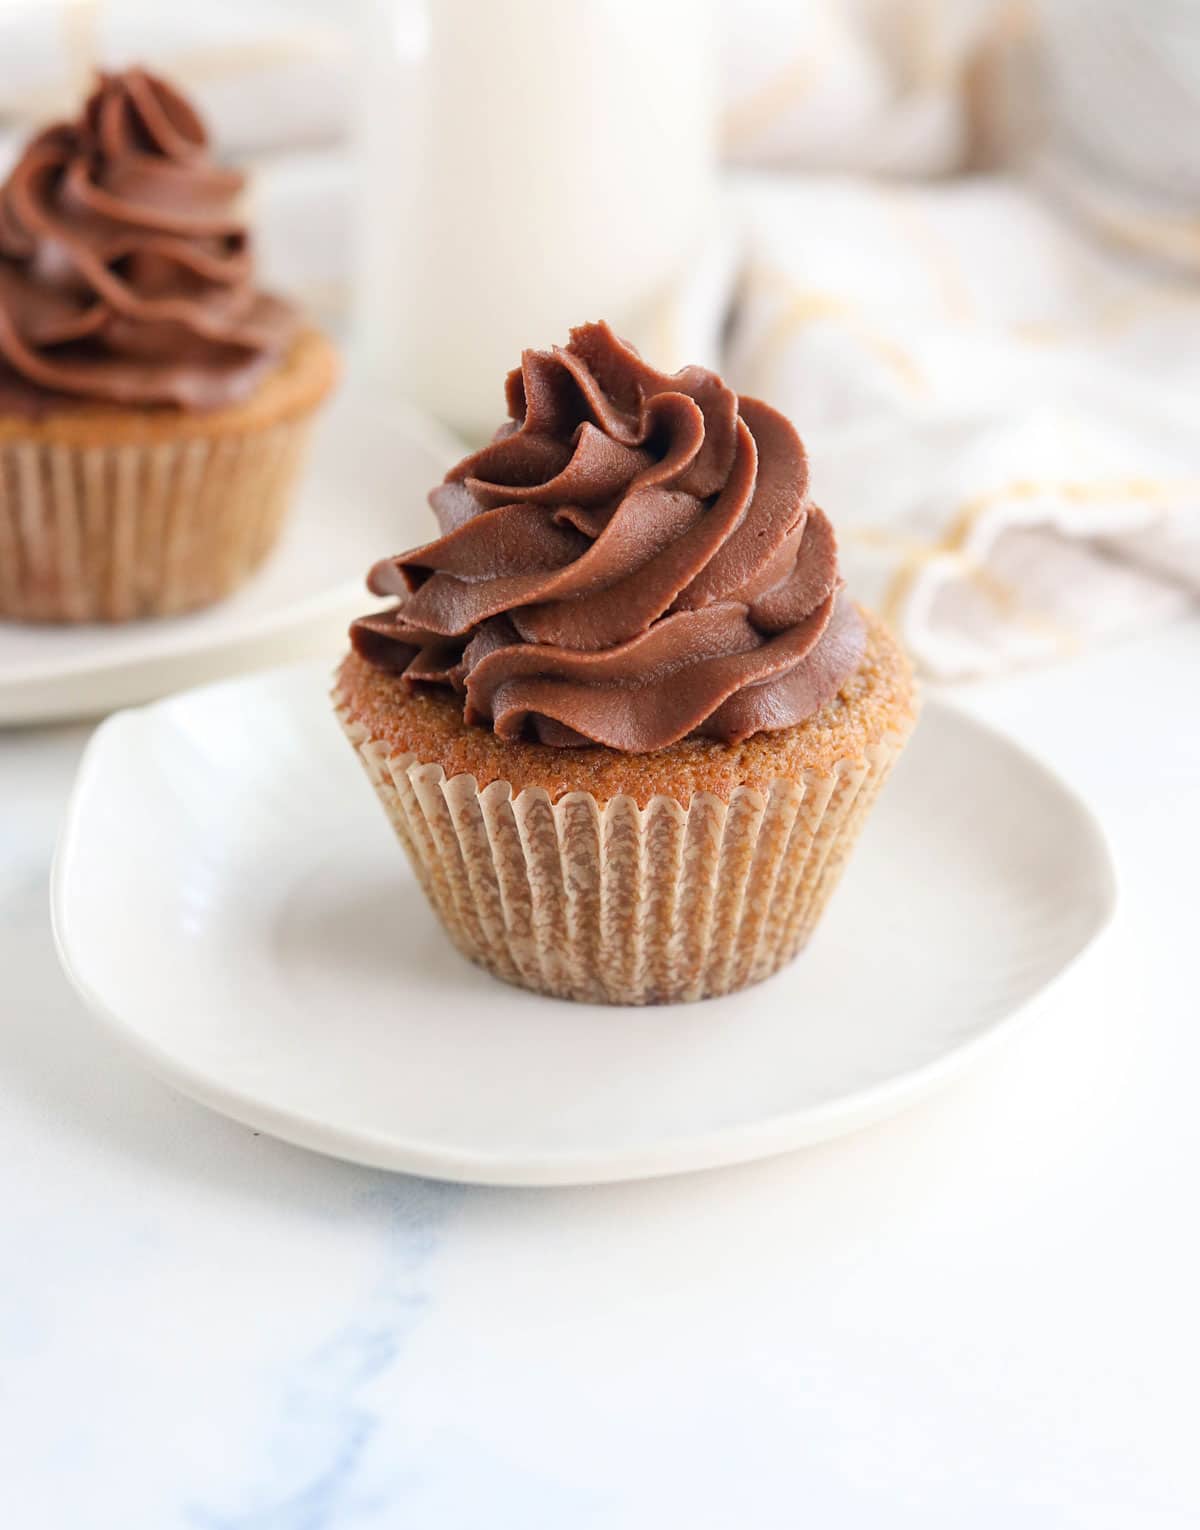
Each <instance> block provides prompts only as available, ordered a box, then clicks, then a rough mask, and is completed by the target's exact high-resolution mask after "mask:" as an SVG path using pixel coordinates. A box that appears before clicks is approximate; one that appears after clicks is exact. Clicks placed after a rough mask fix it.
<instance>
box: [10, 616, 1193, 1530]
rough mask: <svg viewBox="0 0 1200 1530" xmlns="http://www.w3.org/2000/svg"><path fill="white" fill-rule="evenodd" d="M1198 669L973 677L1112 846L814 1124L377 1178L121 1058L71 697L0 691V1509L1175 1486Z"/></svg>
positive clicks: (124, 1516) (909, 1517)
mask: <svg viewBox="0 0 1200 1530" xmlns="http://www.w3.org/2000/svg"><path fill="white" fill-rule="evenodd" d="M1198 675H1200V622H1192V623H1190V624H1187V625H1182V626H1178V627H1175V628H1173V629H1171V630H1169V631H1166V632H1158V633H1154V634H1150V635H1148V636H1147V637H1146V638H1145V639H1142V640H1139V641H1138V642H1136V643H1132V644H1129V645H1126V646H1124V647H1121V648H1117V649H1113V650H1110V651H1108V652H1105V653H1102V654H1098V655H1093V656H1089V657H1088V658H1086V659H1082V660H1079V661H1077V662H1075V663H1073V664H1071V665H1068V666H1065V667H1063V668H1060V669H1057V670H1053V671H1046V672H1042V673H1038V674H1035V675H1027V676H1022V677H1019V678H1013V679H1010V680H1006V681H1004V682H1001V683H994V684H991V685H989V686H987V687H985V688H977V689H975V690H974V691H972V692H969V693H965V694H964V695H963V699H964V700H965V701H966V702H967V704H968V705H970V706H972V707H973V708H974V709H976V710H977V711H978V712H979V713H980V714H981V715H984V716H986V717H987V718H989V719H990V720H993V721H996V722H998V723H1000V724H1001V725H1003V726H1006V727H1008V728H1010V729H1011V731H1012V732H1013V733H1014V734H1016V735H1017V736H1018V737H1020V738H1021V739H1023V740H1024V741H1026V742H1027V743H1029V744H1030V745H1031V746H1032V747H1034V748H1035V749H1036V750H1037V751H1038V752H1039V753H1041V754H1042V756H1043V757H1044V758H1045V759H1047V760H1048V761H1050V762H1051V763H1052V764H1054V765H1056V766H1058V767H1059V768H1060V769H1062V770H1064V771H1065V772H1066V773H1068V775H1069V776H1070V777H1071V779H1072V780H1073V781H1075V782H1076V784H1077V785H1078V787H1079V788H1080V790H1081V791H1082V792H1083V794H1084V796H1085V797H1087V798H1088V799H1089V801H1090V802H1091V803H1092V805H1093V806H1094V807H1095V808H1096V809H1097V810H1098V811H1099V813H1100V816H1101V818H1102V820H1103V822H1104V823H1105V824H1106V826H1107V829H1108V832H1109V835H1110V837H1111V841H1112V845H1113V849H1114V853H1115V857H1116V861H1117V866H1118V872H1119V875H1120V878H1121V884H1122V888H1121V890H1122V904H1121V908H1120V910H1119V912H1118V916H1117V920H1116V923H1115V925H1114V927H1113V928H1112V929H1111V931H1110V932H1109V933H1108V935H1106V936H1105V937H1104V939H1103V940H1102V943H1101V944H1100V946H1098V947H1097V948H1096V949H1095V950H1094V951H1093V952H1092V953H1091V954H1090V955H1089V956H1088V957H1086V958H1085V960H1084V962H1083V963H1082V964H1081V965H1080V966H1079V967H1078V968H1076V969H1075V970H1074V971H1073V972H1072V973H1071V974H1069V975H1068V977H1067V978H1066V979H1065V980H1064V981H1063V982H1062V984H1061V985H1060V986H1059V987H1058V988H1057V989H1055V990H1054V991H1053V992H1052V994H1050V995H1049V996H1047V997H1046V998H1045V999H1044V1000H1042V1001H1041V1013H1040V1018H1039V1023H1036V1024H1033V1025H1031V1026H1029V1027H1027V1028H1026V1029H1025V1030H1024V1031H1023V1032H1021V1033H1020V1034H1019V1035H1018V1037H1017V1038H1016V1039H1015V1041H1014V1042H1013V1043H1012V1044H1011V1045H1010V1046H1009V1047H1008V1048H1007V1049H1006V1050H1002V1051H1001V1052H1000V1053H998V1054H997V1055H995V1056H994V1057H992V1058H991V1059H990V1060H989V1062H988V1063H987V1064H986V1066H985V1068H984V1070H983V1071H981V1072H979V1073H977V1074H976V1075H974V1076H973V1077H971V1078H970V1079H969V1080H967V1081H966V1082H964V1083H961V1084H959V1085H957V1086H955V1087H954V1088H953V1089H952V1090H951V1091H949V1092H948V1093H946V1094H944V1095H943V1096H941V1097H940V1098H938V1099H937V1100H935V1101H934V1102H932V1103H929V1104H926V1105H924V1106H922V1107H920V1108H919V1109H917V1110H914V1111H913V1112H911V1113H910V1114H909V1115H907V1116H905V1117H903V1118H901V1119H899V1120H896V1121H894V1122H892V1123H889V1124H888V1125H886V1126H883V1127H879V1128H875V1129H873V1130H871V1131H870V1132H866V1133H863V1134H861V1135H859V1136H857V1137H854V1138H851V1139H848V1140H846V1141H844V1142H842V1143H839V1144H836V1145H832V1146H829V1147H826V1148H822V1149H820V1150H816V1151H811V1152H808V1153H803V1154H798V1155H794V1156H792V1157H789V1158H783V1159H779V1160H776V1161H774V1162H770V1163H765V1164H759V1165H755V1166H751V1167H747V1168H741V1169H733V1170H725V1171H722V1172H719V1173H712V1174H706V1175H699V1176H695V1177H692V1178H684V1179H677V1180H669V1181H661V1182H658V1183H652V1184H643V1185H636V1186H631V1187H618V1188H611V1189H602V1190H581V1191H555V1192H502V1191H478V1190H463V1189H454V1188H448V1187H442V1186H438V1185H432V1184H426V1183H420V1182H416V1181H412V1180H406V1179H402V1178H391V1177H389V1176H387V1175H384V1174H379V1173H372V1172H368V1171H365V1170H360V1169H357V1168H353V1167H350V1166H347V1165H343V1164H338V1163H334V1162H330V1161H326V1160H323V1159H321V1158H318V1157H315V1156H311V1155H309V1154H306V1153H304V1152H301V1151H298V1150H295V1149H291V1148H287V1147H285V1146H283V1145H281V1144H279V1143H276V1142H274V1141H272V1140H270V1139H269V1138H266V1137H259V1136H255V1135H254V1134H253V1133H251V1132H249V1131H247V1130H245V1129H243V1128H241V1127H238V1126H235V1125H233V1124H232V1123H231V1122H228V1121H225V1120H223V1119H221V1118H219V1117H216V1116H212V1115H209V1114H207V1113H206V1112H204V1111H203V1110H201V1109H200V1108H199V1107H196V1106H193V1105H191V1104H188V1103H186V1102H185V1101H183V1100H180V1099H177V1098H175V1097H174V1096H173V1095H171V1094H170V1093H169V1092H168V1091H167V1090H166V1089H164V1088H163V1087H162V1086H161V1085H159V1084H157V1083H156V1082H154V1081H153V1080H152V1079H150V1078H149V1077H147V1076H145V1075H143V1074H142V1073H141V1072H140V1071H139V1069H138V1068H137V1067H136V1065H135V1064H134V1063H133V1062H131V1061H130V1060H129V1059H128V1058H126V1057H125V1056H124V1055H123V1054H122V1053H121V1052H120V1051H119V1050H117V1048H116V1047H115V1046H114V1044H113V1043H111V1042H110V1041H109V1040H108V1039H107V1038H106V1037H105V1036H104V1035H103V1034H101V1032H100V1031H99V1030H98V1029H97V1028H96V1027H95V1026H94V1025H93V1024H92V1023H91V1022H90V1021H89V1019H88V1017H87V1015H86V1014H85V1013H84V1012H83V1011H82V1009H81V1007H80V1005H79V1004H78V1003H77V1002H76V1001H75V999H74V998H73V997H72V996H71V994H70V993H69V992H68V990H67V988H66V985H65V983H64V981H63V979H62V978H61V976H60V974H59V972H58V969H57V965H56V961H55V957H54V953H53V949H52V946H51V940H50V934H49V929H48V924H47V916H46V879H47V872H48V869H49V863H50V857H51V853H52V849H53V843H54V836H55V828H56V824H57V820H58V816H59V813H60V811H61V808H62V805H63V802H64V799H65V795H66V792H67V790H68V786H69V783H70V779H71V774H72V770H73V768H74V765H75V762H76V760H77V758H78V755H79V751H80V749H81V747H82V744H83V742H84V739H85V737H86V729H83V728H66V729H57V730H41V731H36V732H27V733H8V734H3V735H0V1007H2V1011H3V1017H2V1018H3V1023H2V1025H0V1207H2V1209H3V1224H2V1231H0V1469H2V1479H0V1480H2V1481H3V1495H2V1497H3V1504H4V1512H3V1522H4V1523H6V1524H12V1525H13V1526H19V1527H20V1530H42V1527H52V1530H109V1527H112V1530H177V1527H179V1530H183V1527H187V1530H329V1527H336V1530H340V1527H343V1526H344V1527H349V1530H360V1527H361V1530H380V1527H389V1530H390V1527H395V1526H403V1527H404V1530H468V1527H469V1530H478V1527H480V1526H487V1527H489V1530H498V1527H501V1526H512V1527H520V1530H539V1527H545V1530H565V1527H570V1530H643V1527H644V1530H651V1527H653V1530H674V1527H675V1526H685V1525H686V1526H687V1527H688V1530H728V1527H732V1526H737V1527H739V1530H741V1527H746V1530H774V1527H789V1530H790V1527H793V1526H799V1525H805V1526H813V1527H820V1530H831V1527H839V1530H840V1527H844V1526H852V1527H859V1526H861V1527H865V1530H876V1527H881V1526H887V1527H889V1530H891V1527H909V1526H911V1527H913V1530H941V1527H947V1530H949V1527H954V1530H959V1527H962V1526H970V1527H971V1530H992V1527H995V1530H1013V1527H1017V1526H1019V1527H1021V1530H1030V1527H1033V1530H1042V1527H1045V1530H1063V1527H1080V1530H1110V1527H1111V1530H1118V1527H1119V1530H1165V1527H1175V1526H1179V1527H1183V1526H1185V1525H1186V1526H1192V1525H1195V1524H1196V1523H1197V1519H1198V1517H1200V1454H1198V1453H1197V1451H1196V1450H1195V1441H1196V1419H1197V1390H1198V1377H1200V1319H1198V1306H1200V1302H1198V1298H1197V1293H1198V1291H1200V1234H1198V1231H1197V1216H1196V1209H1195V1207H1196V1175H1197V1168H1198V1167H1200V1108H1198V1102H1197V1080H1198V1079H1200V1025H1198V1024H1197V1021H1198V1020H1200V1013H1198V1010H1200V1000H1198V999H1197V992H1198V986H1200V985H1198V983H1197V956H1196V948H1197V936H1196V913H1197V899H1196V893H1195V880H1194V877H1195V864H1196V860H1197V855H1198V853H1200V703H1198V702H1197V696H1198V695H1200V681H1198V679H1197V676H1198ZM919 871H920V868H919V867H910V868H903V869H900V868H898V871H897V896H898V897H902V896H903V883H904V877H905V876H912V875H919ZM136 938H137V935H136V932H135V931H131V932H130V939H131V940H136ZM881 1023H886V1016H883V1017H881Z"/></svg>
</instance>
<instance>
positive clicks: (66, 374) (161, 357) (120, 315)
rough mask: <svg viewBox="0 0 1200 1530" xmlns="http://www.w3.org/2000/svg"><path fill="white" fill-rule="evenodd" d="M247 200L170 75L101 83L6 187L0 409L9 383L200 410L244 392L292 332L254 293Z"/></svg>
mask: <svg viewBox="0 0 1200 1530" xmlns="http://www.w3.org/2000/svg"><path fill="white" fill-rule="evenodd" d="M241 189H242V177H241V176H240V175H239V174H238V173H236V172H235V171H232V170H227V169H224V168H222V167H221V166H219V165H217V164H215V163H214V162H213V160H212V158H211V157H210V155H209V152H208V139H207V134H206V133H205V130H204V124H203V123H202V122H201V120H200V118H199V116H198V115H197V113H196V112H195V110H194V109H193V107H192V106H191V105H190V104H189V103H188V102H187V101H186V100H185V99H184V97H183V96H181V95H180V94H179V93H178V92H177V91H176V90H174V89H173V88H172V87H171V86H170V85H168V84H167V83H166V82H165V81H164V80H161V79H158V78H156V77H155V76H154V75H151V74H149V73H147V72H146V71H145V70H143V69H129V70H126V71H125V72H124V73H122V74H102V75H101V76H100V77H99V81H98V83H97V86H96V88H95V90H94V91H93V93H92V95H91V96H90V97H89V99H88V101H87V103H86V104H85V106H84V109H83V112H82V114H81V116H80V118H79V119H78V121H76V122H63V123H57V124H55V125H54V126H52V127H48V128H46V129H44V130H43V131H42V132H41V133H39V134H38V135H37V136H36V137H35V138H34V139H33V141H32V142H31V143H30V144H29V146H28V147H27V148H26V150H25V152H24V154H23V155H22V156H21V159H20V160H19V161H18V163H17V165H16V166H15V167H14V169H13V170H12V173H11V174H10V175H9V177H8V180H7V181H6V182H5V183H4V185H3V187H0V380H2V381H5V382H6V383H7V384H8V386H6V387H5V389H4V392H5V397H6V399H7V396H8V394H9V393H14V394H19V393H20V387H19V386H17V387H14V386H13V385H14V383H19V384H22V385H24V387H25V390H26V392H27V394H28V395H29V400H28V401H29V402H31V403H36V402H38V401H39V399H40V398H42V399H43V401H44V396H45V395H50V396H54V395H64V394H65V395H69V396H72V397H77V398H81V399H84V400H88V401H95V402H110V403H118V404H135V405H136V404H176V405H181V406H184V407H188V408H198V409H204V408H213V407H218V406H220V405H223V404H229V403H234V402H236V401H238V400H239V399H241V398H244V397H245V396H246V395H247V394H248V393H249V392H250V391H252V389H253V388H254V386H255V385H256V384H257V382H258V381H259V379H260V377H261V375H262V373H263V372H264V371H265V370H266V369H267V368H268V367H269V366H270V364H271V363H272V361H274V360H276V359H277V358H278V357H279V356H280V354H281V353H282V351H283V350H284V349H285V347H286V346H287V344H288V343H289V342H290V341H291V339H292V338H293V336H294V333H295V329H296V322H295V317H294V314H293V310H292V309H291V307H290V306H289V305H287V304H285V303H283V302H281V301H280V300H279V299H277V298H273V297H269V296H267V295H265V294H263V293H260V292H258V291H256V290H255V288H254V285H253V262H252V260H251V254H250V245H249V238H248V235H247V233H246V230H245V227H244V225H243V224H242V222H241V219H240V217H239V215H238V211H237V199H238V197H239V194H240V192H241ZM5 371H8V372H9V374H10V376H9V378H8V379H4V378H3V374H4V372H5Z"/></svg>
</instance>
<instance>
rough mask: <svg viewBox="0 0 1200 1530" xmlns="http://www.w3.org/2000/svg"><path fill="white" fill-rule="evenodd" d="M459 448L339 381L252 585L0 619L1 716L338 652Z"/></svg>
mask: <svg viewBox="0 0 1200 1530" xmlns="http://www.w3.org/2000/svg"><path fill="white" fill-rule="evenodd" d="M461 450H462V449H461V447H459V446H457V445H456V444H455V443H454V442H453V441H452V440H451V439H450V438H449V436H447V435H446V434H444V433H443V432H441V431H440V430H439V428H438V427H437V426H436V425H434V424H433V423H432V422H430V421H427V420H425V419H423V418H422V417H421V416H419V415H417V414H416V413H415V412H413V411H410V410H408V409H406V408H405V407H404V406H402V405H399V404H396V403H393V402H391V401H388V402H386V403H385V402H383V401H381V400H379V399H378V398H372V397H370V396H369V395H368V394H367V393H366V391H365V390H363V389H360V388H357V387H355V386H353V385H351V386H347V387H345V388H343V389H342V390H341V391H340V393H339V395H338V396H337V397H336V398H335V400H334V402H333V404H332V405H331V407H330V408H329V409H328V411H327V413H326V414H325V416H324V417H323V418H322V419H321V420H320V421H319V423H318V426H317V431H316V438H315V440H314V443H313V452H312V458H311V461H310V462H309V465H308V468H307V471H306V473H305V475H304V478H303V480H302V482H301V484H300V487H299V492H298V494H297V499H296V504H295V505H294V506H293V509H292V513H291V516H290V517H289V520H288V523H287V526H286V528H285V531H284V535H283V538H282V540H281V542H280V545H279V547H278V548H277V549H276V550H275V552H274V553H273V554H272V556H271V558H270V559H269V560H268V562H267V563H266V565H265V566H264V567H263V569H262V570H261V571H260V572H259V573H258V574H256V575H255V577H254V578H253V579H252V580H251V581H250V582H249V584H247V585H246V586H245V587H244V588H243V589H241V590H239V591H238V592H237V594H236V595H234V596H232V597H231V598H230V599H229V600H226V601H223V602H221V604H220V605H217V606H212V607H210V608H209V609H208V610H206V611H197V612H195V613H193V614H191V615H188V616H179V617H172V618H168V619H166V620H163V621H153V622H127V623H122V624H120V625H117V626H64V627H53V626H31V625H24V624H21V623H18V622H4V621H0V724H5V723H31V722H45V721H48V720H50V719H54V718H64V717H83V716H96V715H98V714H99V713H101V712H108V711H111V710H112V709H113V708H114V707H122V706H130V705H132V704H134V703H137V702H141V701H149V700H151V699H152V698H153V697H155V696H161V695H164V694H165V693H166V692H168V691H174V690H178V689H179V688H180V687H181V686H185V685H196V684H198V683H199V682H200V681H202V680H210V679H213V678H215V677H216V676H217V675H227V674H232V673H233V672H234V671H235V670H238V669H245V668H247V667H248V666H249V665H251V664H277V663H279V662H280V661H281V660H284V659H293V658H303V657H308V656H313V655H317V654H323V653H336V652H337V648H338V645H339V642H340V640H341V638H342V636H343V635H344V633H345V629H346V624H347V623H348V622H349V621H350V619H351V618H352V617H353V616H355V615H357V614H358V613H359V612H361V611H362V610H363V609H364V608H365V607H367V606H368V605H369V601H370V597H369V596H367V595H366V594H365V591H364V585H363V580H364V577H365V575H366V571H367V569H368V568H369V567H370V566H371V564H372V563H373V562H374V561H375V560H376V559H377V558H379V557H381V556H383V555H384V554H385V553H387V552H398V551H399V550H400V549H401V548H403V547H409V546H412V545H413V543H415V542H421V541H423V540H425V536H426V534H427V528H426V527H425V526H424V525H423V523H424V522H426V521H428V518H429V512H428V509H427V508H426V504H425V496H426V493H427V492H428V490H429V487H430V485H432V484H435V483H437V481H438V480H439V479H440V478H441V476H442V474H443V473H444V472H445V470H446V468H447V466H448V465H449V464H450V463H451V462H453V461H454V460H455V458H456V457H458V456H460V455H461Z"/></svg>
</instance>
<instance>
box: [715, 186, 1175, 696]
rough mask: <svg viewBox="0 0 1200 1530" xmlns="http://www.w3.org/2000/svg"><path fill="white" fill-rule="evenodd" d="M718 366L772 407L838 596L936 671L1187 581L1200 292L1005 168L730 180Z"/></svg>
mask: <svg viewBox="0 0 1200 1530" xmlns="http://www.w3.org/2000/svg"><path fill="white" fill-rule="evenodd" d="M733 217H734V219H735V221H736V223H737V224H738V225H739V226H740V228H741V230H742V234H743V240H744V244H743V261H742V267H741V279H740V286H739V290H738V292H737V295H736V302H735V305H734V310H733V321H732V327H731V329H730V331H729V334H728V338H727V347H726V355H725V366H726V369H727V371H728V374H729V376H730V379H731V381H732V382H733V383H734V384H735V386H737V387H738V388H739V389H740V390H741V391H743V392H746V393H750V394H755V395H761V396H762V397H764V398H767V399H769V400H771V401H772V402H773V403H774V404H775V405H776V406H778V407H779V408H781V409H782V410H784V411H785V412H786V413H788V414H789V415H791V416H792V418H794V420H795V421H796V423H797V425H798V427H799V428H800V431H801V433H802V435H803V436H804V438H805V441H806V443H807V445H808V448H809V453H810V457H811V461H812V474H813V488H814V493H815V496H816V498H817V499H818V500H819V502H820V503H821V504H822V505H823V506H824V507H825V508H826V509H827V510H828V511H829V513H830V515H831V516H832V517H833V520H834V522H835V524H836V525H837V526H838V528H839V532H840V542H841V548H842V554H843V564H844V567H845V568H846V570H847V574H848V580H849V583H850V585H851V588H852V590H853V592H854V593H855V594H856V595H858V596H859V597H860V598H862V599H864V600H865V601H867V602H868V603H869V604H871V605H873V606H875V607H876V608H877V609H880V610H882V611H883V613H884V614H885V615H886V616H888V617H889V618H891V619H892V620H893V621H894V622H895V623H896V624H897V625H898V626H899V627H900V629H901V631H902V634H903V636H904V638H905V639H906V641H907V643H908V644H909V646H910V648H911V649H912V651H913V653H914V654H915V655H916V657H917V658H918V659H919V660H920V661H921V663H922V665H923V666H924V667H925V668H926V669H927V670H928V671H929V672H931V673H933V674H935V675H937V676H941V677H954V676H963V675H968V674H976V673H982V672H988V671H994V670H997V669H1000V668H1002V667H1005V666H1009V665H1013V664H1019V663H1023V662H1029V661H1034V660H1040V659H1045V658H1048V657H1052V656H1055V655H1059V654H1064V653H1069V652H1071V651H1073V650H1075V649H1077V648H1079V647H1080V646H1082V645H1084V644H1086V643H1088V642H1091V641H1093V640H1095V639H1098V638H1101V637H1108V636H1113V635H1116V634H1120V633H1124V632H1127V631H1131V630H1137V629H1139V628H1141V627H1143V626H1145V624H1146V623H1148V622H1152V621H1157V620H1161V619H1163V618H1165V617H1167V616H1169V615H1171V614H1174V613H1176V612H1178V611H1179V610H1180V609H1182V608H1183V607H1185V606H1186V605H1188V604H1189V603H1190V602H1192V601H1194V600H1196V599H1197V598H1200V442H1198V435H1197V428H1196V427H1197V404H1196V400H1197V398H1198V397H1200V289H1197V288H1196V286H1195V285H1194V284H1187V283H1185V282H1183V281H1180V280H1173V279H1168V278H1166V277H1163V276H1159V277H1155V278H1153V279H1149V278H1148V277H1147V275H1146V272H1145V270H1144V268H1142V267H1139V266H1137V265H1127V264H1125V263H1124V262H1123V260H1122V258H1121V257H1120V256H1119V255H1117V254H1115V253H1114V252H1113V251H1111V250H1106V249H1103V248H1100V247H1097V246H1095V245H1092V244H1090V243H1089V242H1088V241H1087V240H1086V239H1085V238H1084V237H1083V236H1082V235H1081V233H1080V231H1079V229H1078V227H1077V226H1076V225H1074V224H1072V223H1070V222H1068V221H1066V220H1064V219H1063V218H1061V217H1060V216H1059V215H1058V214H1056V212H1055V210H1054V209H1053V208H1052V207H1050V206H1048V205H1046V204H1045V203H1044V202H1043V201H1042V200H1040V199H1039V195H1038V193H1037V192H1036V191H1034V190H1032V189H1028V188H1025V187H1022V186H1021V185H1019V184H1017V183H1015V182H1011V181H1008V180H1006V179H1003V178H986V179H985V178H980V179H977V180H967V181H959V182H953V183H944V184H941V185H927V186H917V185H905V186H900V185H890V186H885V185H883V184H882V183H872V182H868V181H862V180H850V179H842V178H818V177H810V178H799V179H797V178H791V179H787V180H782V179H781V180H773V179H770V178H767V177H763V176H755V177H749V178H747V179H745V180H744V181H743V182H742V183H741V184H740V185H739V186H738V187H737V188H736V191H735V196H734V211H733Z"/></svg>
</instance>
